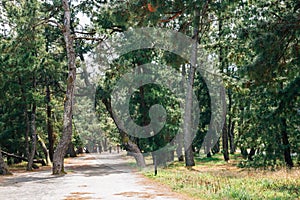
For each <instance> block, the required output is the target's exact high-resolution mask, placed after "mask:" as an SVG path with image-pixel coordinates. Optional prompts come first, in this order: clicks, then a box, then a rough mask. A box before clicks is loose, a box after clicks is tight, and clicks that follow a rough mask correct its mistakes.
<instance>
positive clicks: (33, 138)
mask: <svg viewBox="0 0 300 200" xmlns="http://www.w3.org/2000/svg"><path fill="white" fill-rule="evenodd" d="M33 88H34V90H35V88H36V78H35V77H33ZM36 143H37V136H36V102H35V100H33V103H32V108H31V151H30V155H29V156H28V163H27V170H29V171H31V170H32V165H33V159H34V156H35V151H36Z"/></svg>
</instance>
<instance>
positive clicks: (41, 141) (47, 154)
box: [37, 134, 51, 165]
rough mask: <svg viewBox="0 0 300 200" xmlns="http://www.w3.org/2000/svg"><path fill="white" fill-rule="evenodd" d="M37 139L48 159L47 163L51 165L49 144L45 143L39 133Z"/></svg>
mask: <svg viewBox="0 0 300 200" xmlns="http://www.w3.org/2000/svg"><path fill="white" fill-rule="evenodd" d="M37 141H38V143H39V145H40V146H41V148H42V150H43V153H44V156H45V159H46V165H50V164H51V160H50V154H49V151H48V149H47V146H46V145H45V143H44V141H43V139H42V138H41V137H40V136H39V135H38V134H37Z"/></svg>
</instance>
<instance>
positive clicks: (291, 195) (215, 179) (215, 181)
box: [143, 154, 300, 200]
mask: <svg viewBox="0 0 300 200" xmlns="http://www.w3.org/2000/svg"><path fill="white" fill-rule="evenodd" d="M195 160H196V166H195V167H192V168H190V167H189V168H187V167H185V166H184V163H181V162H174V163H172V164H170V165H168V166H167V167H164V168H159V170H158V174H157V176H154V173H153V171H152V170H150V168H148V170H146V171H143V174H144V175H145V176H146V177H149V178H151V179H153V180H155V181H158V182H161V183H163V184H166V185H168V186H169V187H171V189H172V190H174V191H176V192H180V193H184V194H187V195H189V196H191V197H192V198H194V199H245V200H247V199H249V200H250V199H299V196H300V191H299V188H300V171H299V168H297V167H296V168H294V169H292V170H286V169H285V168H277V169H275V170H270V169H254V168H239V167H237V164H238V162H239V160H240V157H239V156H238V155H234V156H232V158H231V162H230V163H226V162H224V161H223V160H222V154H217V155H214V157H213V158H196V159H195Z"/></svg>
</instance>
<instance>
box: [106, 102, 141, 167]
mask: <svg viewBox="0 0 300 200" xmlns="http://www.w3.org/2000/svg"><path fill="white" fill-rule="evenodd" d="M101 101H102V103H103V104H104V105H105V107H106V110H107V111H108V113H109V115H110V116H111V118H112V119H113V121H114V123H115V125H116V127H117V129H118V131H119V133H120V135H121V138H122V144H123V145H124V147H125V149H126V151H127V152H128V154H129V155H131V156H133V157H134V159H135V161H136V164H137V166H139V167H146V163H145V158H144V156H143V154H142V152H141V150H140V148H139V147H138V145H137V144H135V143H134V142H133V141H131V140H130V138H129V137H128V135H127V134H126V133H125V132H124V131H123V130H122V128H120V126H119V124H118V123H117V122H116V121H115V118H114V116H113V112H112V108H111V102H110V99H109V98H103V97H101Z"/></svg>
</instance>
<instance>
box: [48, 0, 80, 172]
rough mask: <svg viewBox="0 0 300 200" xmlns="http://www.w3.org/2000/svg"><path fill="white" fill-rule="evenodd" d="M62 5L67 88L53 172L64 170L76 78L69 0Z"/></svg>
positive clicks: (70, 138) (63, 0)
mask: <svg viewBox="0 0 300 200" xmlns="http://www.w3.org/2000/svg"><path fill="white" fill-rule="evenodd" d="M62 6H63V9H64V26H63V35H64V40H65V45H66V50H67V59H68V70H69V73H68V79H67V90H66V97H65V104H64V116H63V132H62V136H61V138H60V141H59V143H58V145H57V148H56V149H55V152H54V155H53V168H52V172H53V174H62V173H65V172H64V156H65V153H66V151H67V149H68V146H69V143H70V142H71V140H72V114H73V103H74V89H75V79H76V65H75V50H74V47H73V37H72V35H71V30H70V27H71V25H70V22H71V11H70V6H69V2H68V1H67V0H62Z"/></svg>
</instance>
